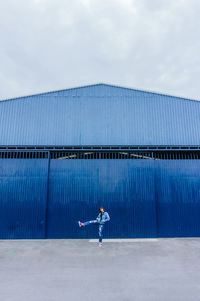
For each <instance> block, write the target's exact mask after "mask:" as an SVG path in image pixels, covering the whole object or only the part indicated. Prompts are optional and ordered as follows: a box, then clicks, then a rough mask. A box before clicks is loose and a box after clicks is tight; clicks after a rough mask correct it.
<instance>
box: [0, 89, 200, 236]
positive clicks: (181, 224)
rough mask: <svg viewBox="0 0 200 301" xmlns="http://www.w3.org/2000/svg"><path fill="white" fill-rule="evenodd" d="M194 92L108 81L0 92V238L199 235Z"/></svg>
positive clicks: (199, 108) (199, 124) (199, 138)
mask: <svg viewBox="0 0 200 301" xmlns="http://www.w3.org/2000/svg"><path fill="white" fill-rule="evenodd" d="M199 170H200V102H199V101H195V100H191V99H185V98H180V97H174V96H169V95H164V94H158V93H153V92H146V91H140V90H135V89H129V88H123V87H118V86H112V85H107V84H96V85H90V86H84V87H78V88H73V89H66V90H61V91H56V92H48V93H43V94H37V95H32V96H26V97H19V98H15V99H9V100H4V101H1V102H0V198H1V200H0V238H88V237H96V232H97V231H96V230H97V229H96V227H92V226H91V227H88V228H87V229H83V230H82V231H80V229H79V228H78V227H77V223H76V222H77V221H78V220H83V221H84V220H87V219H93V218H94V217H96V215H97V213H98V207H99V206H100V205H103V206H105V208H106V209H107V210H108V211H109V213H110V216H111V221H110V223H109V224H108V225H107V230H106V231H105V236H106V237H111V238H114V237H116V238H119V237H124V238H127V237H174V236H199V235H200V218H199V217H200V172H199Z"/></svg>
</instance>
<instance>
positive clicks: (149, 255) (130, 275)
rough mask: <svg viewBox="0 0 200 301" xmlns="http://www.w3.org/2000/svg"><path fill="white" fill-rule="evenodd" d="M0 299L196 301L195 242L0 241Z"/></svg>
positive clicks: (198, 262) (199, 259) (199, 268)
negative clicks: (102, 244) (100, 244)
mask: <svg viewBox="0 0 200 301" xmlns="http://www.w3.org/2000/svg"><path fill="white" fill-rule="evenodd" d="M0 300H2V301H64V300H65V301H68V300H72V301H78V300H79V301H82V300H83V301H87V300H88V301H90V300H92V301H93V300H94V301H99V300H104V301H113V300H115V301H133V300H152V301H157V300H159V301H164V300H175V301H178V300H181V301H187V300H188V301H193V300H195V301H196V300H200V238H189V239H158V240H157V241H156V240H152V241H151V240H147V241H145V240H141V241H140V240H136V241H133V242H124V241H121V242H116V241H113V240H112V241H111V242H105V244H104V246H103V247H102V248H99V247H98V245H97V243H95V242H94V241H91V242H90V241H89V240H26V241H25V240H23V241H22V240H21V241H20V240H18V241H16V240H15V241H5V240H4V241H0Z"/></svg>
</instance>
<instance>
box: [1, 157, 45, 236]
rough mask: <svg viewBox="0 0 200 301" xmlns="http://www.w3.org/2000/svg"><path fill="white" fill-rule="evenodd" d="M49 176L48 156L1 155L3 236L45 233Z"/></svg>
mask: <svg viewBox="0 0 200 301" xmlns="http://www.w3.org/2000/svg"><path fill="white" fill-rule="evenodd" d="M20 155H21V154H20ZM23 155H24V154H23ZM47 179H48V160H47V159H8V158H7V159H0V238H1V239H18V238H44V237H45V216H46V200H47Z"/></svg>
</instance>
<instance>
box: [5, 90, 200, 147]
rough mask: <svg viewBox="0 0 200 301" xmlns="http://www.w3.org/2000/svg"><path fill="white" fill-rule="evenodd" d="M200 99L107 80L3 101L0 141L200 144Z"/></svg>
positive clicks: (71, 143)
mask: <svg viewBox="0 0 200 301" xmlns="http://www.w3.org/2000/svg"><path fill="white" fill-rule="evenodd" d="M199 116H200V102H198V101H192V100H187V99H181V98H177V97H171V96H166V95H161V94H156V93H150V92H143V91H137V90H132V89H125V88H119V87H114V86H109V85H103V84H102V85H93V86H89V87H83V88H76V89H69V90H63V91H58V92H52V93H46V94H45V93H44V94H41V95H36V96H30V97H24V98H19V99H13V100H8V101H1V102H0V145H199V144H200V130H199V129H200V118H199Z"/></svg>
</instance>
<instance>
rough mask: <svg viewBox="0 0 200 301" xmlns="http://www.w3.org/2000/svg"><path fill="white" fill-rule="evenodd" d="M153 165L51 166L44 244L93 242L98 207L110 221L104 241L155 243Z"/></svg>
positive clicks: (143, 162) (129, 162)
mask: <svg viewBox="0 0 200 301" xmlns="http://www.w3.org/2000/svg"><path fill="white" fill-rule="evenodd" d="M152 174H153V160H152V161H151V160H104V159H100V160H51V162H50V178H49V185H50V186H49V206H48V231H47V237H48V238H89V237H90V238H92V237H97V227H96V225H91V226H88V227H87V228H84V229H82V228H81V229H80V228H79V227H78V224H77V221H78V220H81V221H86V220H90V219H95V218H96V216H97V214H98V208H99V206H100V205H103V206H105V208H106V209H107V210H108V212H109V214H110V216H111V221H110V222H109V223H108V224H107V225H106V229H105V231H104V234H105V237H110V238H111V237H112V238H118V237H121V238H123V237H155V236H156V218H155V214H156V210H155V202H154V178H153V176H152Z"/></svg>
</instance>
